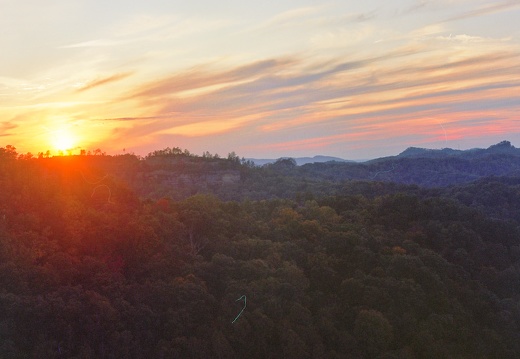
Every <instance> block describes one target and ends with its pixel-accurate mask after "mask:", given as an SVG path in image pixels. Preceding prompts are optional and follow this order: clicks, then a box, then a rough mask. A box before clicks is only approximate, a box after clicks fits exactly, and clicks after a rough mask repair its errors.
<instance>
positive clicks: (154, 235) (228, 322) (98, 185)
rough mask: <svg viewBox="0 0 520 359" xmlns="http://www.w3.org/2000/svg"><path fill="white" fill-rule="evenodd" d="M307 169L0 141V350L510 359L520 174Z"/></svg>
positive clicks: (515, 348) (518, 318)
mask: <svg viewBox="0 0 520 359" xmlns="http://www.w3.org/2000/svg"><path fill="white" fill-rule="evenodd" d="M502 156H510V154H498V155H496V154H493V155H492V157H488V159H489V163H488V166H491V167H493V166H494V167H495V168H500V166H501V165H504V166H505V163H508V162H507V161H510V160H511V158H510V157H502ZM431 160H432V159H425V158H398V159H393V161H397V162H394V163H396V165H401V166H403V165H404V164H408V165H407V167H405V168H407V170H408V171H409V172H408V173H412V169H413V168H415V169H416V170H417V172H416V173H417V178H421V176H423V175H424V170H425V169H424V168H425V167H426V164H427V163H431V162H428V161H431ZM435 160H436V161H438V160H439V159H435ZM459 160H461V159H457V161H459ZM472 160H475V161H477V160H478V159H472ZM408 161H409V162H408ZM413 161H416V165H415V167H414V166H413V165H412V164H413ZM451 161H454V160H453V159H450V160H449V161H448V160H447V162H445V163H453V164H457V163H459V162H456V161H455V162H451ZM464 161H465V160H464ZM317 165H318V164H315V165H313V166H317ZM386 165H387V163H385V162H383V163H382V164H381V163H380V162H376V163H373V164H356V165H355V166H358V167H354V168H355V169H356V171H358V173H360V174H363V173H365V175H366V174H370V173H371V172H370V171H372V173H373V171H375V170H376V169H377V170H379V171H384V169H385V167H384V166H386ZM319 166H325V167H324V168H329V167H332V168H336V169H338V167H336V166H340V164H338V163H329V164H319ZM359 166H360V167H359ZM371 166H374V167H371ZM378 166H379V167H378ZM308 168H309V165H305V166H296V164H295V162H294V161H291V160H289V159H284V160H280V161H277V162H275V163H273V164H271V165H267V166H265V167H261V168H260V167H256V166H253V165H252V164H251V163H248V162H247V161H241V160H240V159H239V158H238V157H236V156H229V157H228V158H225V159H222V158H219V157H218V156H208V155H206V156H203V157H197V156H193V155H191V154H189V153H188V152H180V151H178V150H175V149H174V150H171V149H169V150H167V151H166V150H163V151H159V152H158V153H155V155H150V156H148V157H147V158H144V159H140V158H137V157H136V156H132V155H124V156H71V157H55V158H40V159H37V158H28V157H26V156H18V154H16V152H15V150H14V149H13V148H7V149H6V148H0V184H1V185H2V189H3V190H2V191H1V192H0V308H2V310H1V311H0V333H1V335H0V353H2V354H1V355H0V356H2V357H6V358H27V357H34V358H60V357H66V358H103V357H105V358H110V357H112V358H145V357H146V358H175V357H182V358H246V357H247V358H298V359H300V358H345V357H348V358H429V357H431V358H463V357H466V358H515V357H519V356H520V340H519V339H520V335H519V333H520V308H519V306H518V301H519V300H520V232H519V229H520V205H519V203H520V200H519V199H518V193H519V188H520V187H519V186H520V180H519V179H518V178H519V177H497V176H495V177H489V178H480V179H479V180H477V181H474V182H471V183H464V181H462V182H461V183H458V184H456V185H452V186H447V187H439V188H425V187H419V186H417V185H403V184H399V183H391V182H382V181H380V180H379V179H378V180H377V181H357V180H348V181H344V180H337V179H336V178H334V177H333V178H327V177H326V176H330V174H323V176H324V178H326V179H324V180H322V179H319V176H317V175H315V174H313V172H312V171H309V170H308ZM311 168H312V167H311ZM402 168H403V167H401V169H402ZM299 171H301V172H299ZM363 171H366V172H363ZM461 171H462V170H461ZM474 171H476V170H474ZM479 171H482V170H479ZM504 172H507V171H504ZM298 173H299V174H300V175H298ZM330 173H334V171H331V172H330ZM390 173H391V172H386V173H383V172H380V173H379V174H378V175H377V177H378V176H382V177H383V176H384V178H385V179H387V178H388V177H387V176H389V174H390ZM464 173H466V172H464ZM476 173H477V174H479V173H484V172H478V171H477V172H476ZM301 174H306V175H307V176H308V177H305V176H302V175H301ZM410 176H411V175H410ZM476 178H478V176H476ZM169 194H171V195H169ZM219 197H220V198H219ZM227 199H235V200H232V201H228V200H227ZM241 298H242V299H241ZM244 298H245V299H244ZM246 299H247V301H246ZM240 313H241V314H240Z"/></svg>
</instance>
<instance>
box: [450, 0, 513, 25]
mask: <svg viewBox="0 0 520 359" xmlns="http://www.w3.org/2000/svg"><path fill="white" fill-rule="evenodd" d="M517 7H520V2H519V1H518V0H508V1H500V2H495V3H492V4H486V5H482V6H480V7H478V8H477V9H475V10H470V11H466V12H463V13H461V14H458V15H455V16H452V17H450V18H448V19H446V20H445V22H450V21H457V20H463V19H469V18H472V17H477V16H484V15H490V14H494V13H497V12H501V11H507V10H510V9H513V8H517Z"/></svg>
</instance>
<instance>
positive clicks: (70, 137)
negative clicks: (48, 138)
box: [52, 128, 76, 151]
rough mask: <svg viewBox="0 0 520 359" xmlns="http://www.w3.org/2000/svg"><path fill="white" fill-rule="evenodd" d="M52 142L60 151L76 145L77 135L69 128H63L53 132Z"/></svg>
mask: <svg viewBox="0 0 520 359" xmlns="http://www.w3.org/2000/svg"><path fill="white" fill-rule="evenodd" d="M52 137H53V138H52V144H53V146H54V148H55V149H56V150H58V151H67V150H71V149H73V148H74V147H76V136H75V135H74V133H72V132H71V131H70V130H69V129H66V128H62V129H59V130H56V131H54V132H53V133H52Z"/></svg>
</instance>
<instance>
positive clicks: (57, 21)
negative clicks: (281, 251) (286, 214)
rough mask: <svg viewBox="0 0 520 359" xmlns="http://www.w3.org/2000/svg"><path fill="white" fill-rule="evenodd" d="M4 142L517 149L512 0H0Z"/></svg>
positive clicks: (56, 146)
mask: <svg viewBox="0 0 520 359" xmlns="http://www.w3.org/2000/svg"><path fill="white" fill-rule="evenodd" d="M0 9H1V11H0V33H1V34H2V36H0V49H1V50H0V147H3V146H5V145H8V144H10V145H13V146H15V147H16V148H17V151H18V152H19V153H26V152H31V153H33V154H37V153H38V152H44V151H46V150H50V151H51V152H56V151H58V150H66V149H71V150H72V151H70V153H76V152H79V149H87V150H88V149H91V150H94V149H96V148H100V149H102V150H103V151H105V152H107V153H108V154H122V153H131V152H133V153H135V154H139V155H146V154H147V153H149V152H151V151H153V150H157V149H163V148H166V147H181V148H183V149H188V150H189V151H190V152H192V153H195V154H202V153H203V152H205V151H208V152H210V153H212V154H214V153H218V154H220V155H221V156H227V154H228V153H230V152H232V151H234V152H235V153H236V154H237V155H239V156H240V157H255V158H278V157H282V156H292V157H301V156H312V155H317V154H321V155H330V156H337V157H341V158H345V159H369V158H376V157H382V156H389V155H395V154H398V153H399V152H401V151H403V150H404V149H405V148H407V147H409V146H416V147H426V148H445V147H450V148H455V149H467V148H475V147H480V148H484V147H488V146H490V145H492V144H495V143H497V142H500V141H502V140H509V141H511V142H512V144H513V145H515V146H516V147H520V26H519V21H520V0H497V1H483V0H392V1H382V0H364V1H358V0H356V1H353V0H340V1H334V0H332V1H310V0H305V1H304V0H298V1H297V0H277V1H269V0H266V1H263V2H256V3H255V2H248V1H243V0H241V1H238V0H236V1H235V0H220V1H209V0H204V1H202V0H192V1H175V0H164V1H163V0H146V1H139V0H136V1H127V0H125V1H122V0H111V1H98V0H74V1H70V0H48V1H40V0H0Z"/></svg>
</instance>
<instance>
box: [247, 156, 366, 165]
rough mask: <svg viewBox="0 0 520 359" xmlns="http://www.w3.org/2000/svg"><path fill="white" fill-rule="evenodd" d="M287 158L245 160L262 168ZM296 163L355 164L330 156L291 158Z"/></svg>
mask: <svg viewBox="0 0 520 359" xmlns="http://www.w3.org/2000/svg"><path fill="white" fill-rule="evenodd" d="M283 158H288V157H281V158H276V159H259V158H247V160H249V161H252V162H253V163H254V164H255V165H256V166H263V165H267V164H269V163H275V162H276V161H278V160H280V159H283ZM293 159H294V160H295V161H296V164H297V165H298V166H302V165H306V164H308V163H323V162H356V161H350V160H345V159H343V158H339V157H332V156H320V155H318V156H314V157H297V158H293Z"/></svg>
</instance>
